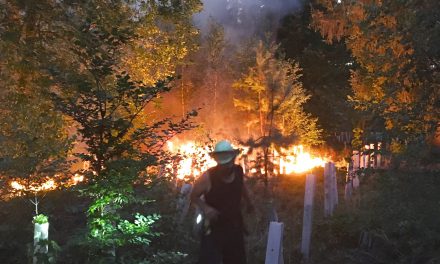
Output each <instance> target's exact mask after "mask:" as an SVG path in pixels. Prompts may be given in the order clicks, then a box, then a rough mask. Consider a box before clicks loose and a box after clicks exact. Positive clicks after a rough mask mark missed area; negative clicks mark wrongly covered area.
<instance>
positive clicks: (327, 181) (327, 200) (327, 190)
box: [324, 162, 332, 216]
mask: <svg viewBox="0 0 440 264" xmlns="http://www.w3.org/2000/svg"><path fill="white" fill-rule="evenodd" d="M331 173H332V171H331V163H330V162H327V163H326V164H325V166H324V216H330V215H331V214H332V190H331Z"/></svg>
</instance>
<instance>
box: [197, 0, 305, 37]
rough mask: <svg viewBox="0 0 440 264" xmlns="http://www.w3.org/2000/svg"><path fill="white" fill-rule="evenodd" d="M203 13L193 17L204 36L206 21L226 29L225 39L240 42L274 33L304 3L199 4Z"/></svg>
mask: <svg viewBox="0 0 440 264" xmlns="http://www.w3.org/2000/svg"><path fill="white" fill-rule="evenodd" d="M202 2H203V11H202V12H201V13H200V14H197V15H196V16H195V17H194V21H195V23H196V25H197V26H198V27H199V28H200V29H201V30H202V32H206V29H207V27H208V23H209V20H210V19H209V18H212V19H214V20H215V21H216V22H217V23H220V24H221V25H223V27H224V28H225V32H226V35H227V38H228V39H229V40H230V41H232V42H239V41H240V40H243V39H247V38H249V37H252V36H254V35H257V36H258V35H261V34H265V33H266V31H270V30H273V28H274V27H276V26H277V23H278V22H279V21H280V19H281V18H282V17H283V16H285V15H287V14H289V13H292V12H296V11H298V10H300V9H301V7H302V6H303V3H304V0H202Z"/></svg>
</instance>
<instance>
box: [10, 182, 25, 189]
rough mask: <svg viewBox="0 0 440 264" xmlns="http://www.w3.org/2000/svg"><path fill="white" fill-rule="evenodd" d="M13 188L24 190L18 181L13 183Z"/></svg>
mask: <svg viewBox="0 0 440 264" xmlns="http://www.w3.org/2000/svg"><path fill="white" fill-rule="evenodd" d="M11 187H12V188H13V189H15V190H23V189H24V186H23V185H21V184H20V183H18V182H17V181H13V182H11Z"/></svg>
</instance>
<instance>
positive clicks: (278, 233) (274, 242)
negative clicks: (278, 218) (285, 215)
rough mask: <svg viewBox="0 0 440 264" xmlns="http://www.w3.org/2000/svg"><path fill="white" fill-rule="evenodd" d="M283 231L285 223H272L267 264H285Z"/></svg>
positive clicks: (268, 241)
mask: <svg viewBox="0 0 440 264" xmlns="http://www.w3.org/2000/svg"><path fill="white" fill-rule="evenodd" d="M283 231H284V224H283V223H279V222H270V225H269V235H268V237H267V247H266V260H265V262H264V263H265V264H284V259H283Z"/></svg>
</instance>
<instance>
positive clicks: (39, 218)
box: [33, 214, 49, 225]
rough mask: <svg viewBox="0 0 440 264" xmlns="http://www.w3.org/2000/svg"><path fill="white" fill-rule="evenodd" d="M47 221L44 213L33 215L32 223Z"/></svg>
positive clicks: (47, 218)
mask: <svg viewBox="0 0 440 264" xmlns="http://www.w3.org/2000/svg"><path fill="white" fill-rule="evenodd" d="M48 222H49V217H47V216H46V215H44V214H39V215H36V216H34V220H33V223H35V224H40V225H41V224H45V223H48Z"/></svg>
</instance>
